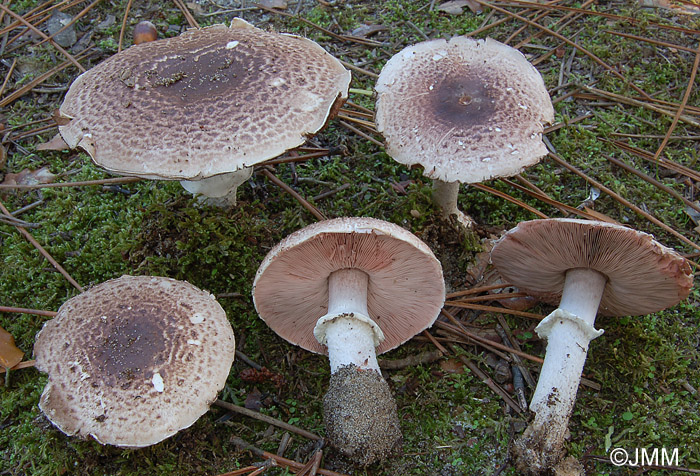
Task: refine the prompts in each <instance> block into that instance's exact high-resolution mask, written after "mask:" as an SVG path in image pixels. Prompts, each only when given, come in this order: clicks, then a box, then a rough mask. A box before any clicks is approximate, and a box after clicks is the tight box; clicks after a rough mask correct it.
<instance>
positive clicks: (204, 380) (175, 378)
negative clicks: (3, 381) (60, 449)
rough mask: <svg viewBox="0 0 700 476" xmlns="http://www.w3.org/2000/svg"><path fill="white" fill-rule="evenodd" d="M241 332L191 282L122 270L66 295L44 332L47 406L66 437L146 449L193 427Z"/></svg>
mask: <svg viewBox="0 0 700 476" xmlns="http://www.w3.org/2000/svg"><path fill="white" fill-rule="evenodd" d="M234 353H235V341H234V336H233V330H232V329H231V325H230V324H229V321H228V319H227V318H226V314H225V312H224V310H223V309H222V308H221V306H220V305H219V304H218V303H217V302H216V300H215V299H214V296H212V295H211V294H209V293H207V292H205V291H201V290H199V289H197V288H196V287H194V286H192V285H191V284H189V283H187V282H184V281H177V280H174V279H170V278H163V277H150V276H122V277H121V278H117V279H113V280H110V281H106V282H104V283H101V284H98V285H97V286H95V287H93V288H91V289H89V290H87V291H85V292H84V293H81V294H79V295H77V296H75V297H73V298H71V299H69V300H68V301H66V302H65V303H64V304H63V305H62V306H61V307H60V309H59V310H58V314H57V315H56V317H54V318H53V319H52V320H50V321H48V322H47V323H46V324H45V325H44V327H43V328H42V330H41V331H40V332H39V334H38V335H37V338H36V343H35V345H34V354H35V356H36V366H37V368H38V369H39V370H41V371H42V372H47V373H48V374H49V381H48V383H47V385H46V387H45V388H44V392H43V394H42V395H41V400H40V403H39V407H40V408H41V410H42V411H43V412H44V414H46V416H47V417H48V418H49V420H51V422H52V423H53V424H54V425H56V426H57V427H58V428H59V429H60V430H61V431H63V432H64V433H66V434H68V435H78V436H82V437H87V436H92V437H94V438H95V439H96V440H97V441H99V442H100V443H103V444H111V445H117V446H127V447H142V446H148V445H151V444H154V443H157V442H159V441H161V440H163V439H165V438H167V437H168V436H171V435H173V434H174V433H176V432H177V431H179V430H181V429H182V428H186V427H188V426H190V425H192V424H193V423H194V422H195V421H196V420H197V419H198V418H199V417H200V416H201V415H202V414H204V413H205V412H206V411H207V409H208V408H209V404H210V403H211V402H212V401H214V400H215V399H216V395H217V393H218V391H219V390H220V389H221V388H222V387H223V386H224V384H225V382H226V378H227V377H228V374H229V371H230V368H231V364H232V363H233V358H234Z"/></svg>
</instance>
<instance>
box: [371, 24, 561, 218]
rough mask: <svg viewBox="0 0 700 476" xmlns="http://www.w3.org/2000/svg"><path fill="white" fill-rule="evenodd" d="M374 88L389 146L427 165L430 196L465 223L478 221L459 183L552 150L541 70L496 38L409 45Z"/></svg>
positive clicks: (510, 169)
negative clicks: (464, 203)
mask: <svg viewBox="0 0 700 476" xmlns="http://www.w3.org/2000/svg"><path fill="white" fill-rule="evenodd" d="M375 89H376V91H377V113H376V118H375V120H376V124H377V130H378V131H379V132H381V133H382V134H383V135H384V137H385V139H386V150H387V153H388V154H389V155H390V156H391V157H393V158H394V160H396V161H398V162H401V163H402V164H406V165H414V164H419V165H421V166H423V169H424V170H423V174H424V175H426V176H427V177H430V178H432V179H434V182H433V186H434V191H433V201H434V202H435V203H436V204H437V205H438V206H439V207H441V208H442V211H443V214H444V216H445V217H448V218H449V216H450V215H456V216H457V219H458V222H459V223H461V224H462V225H463V226H465V227H467V228H468V227H471V226H472V224H473V221H472V220H471V218H469V217H468V216H466V215H465V214H464V213H462V212H461V211H459V210H458V209H457V194H458V192H459V184H460V182H461V183H476V182H481V181H484V180H487V179H490V178H493V177H503V176H510V175H515V174H517V173H518V172H519V171H521V170H522V169H523V168H524V167H527V166H529V165H533V164H535V163H537V162H538V161H539V160H540V158H541V157H543V156H544V155H546V154H547V148H546V147H545V145H544V143H543V142H542V132H543V127H544V124H546V123H549V122H551V121H552V120H553V119H554V108H553V107H552V102H551V100H550V98H549V94H548V93H547V89H546V88H545V85H544V82H543V80H542V77H541V76H540V74H539V72H538V71H537V70H536V69H535V68H534V67H533V66H532V65H531V64H530V63H529V62H528V61H527V60H526V59H525V56H523V55H522V53H520V52H519V51H518V50H516V49H513V48H511V47H510V46H507V45H504V44H503V43H500V42H498V41H496V40H493V39H490V38H487V39H485V40H474V39H472V38H468V37H464V36H457V37H454V38H452V39H451V40H449V41H446V40H443V39H438V40H431V41H425V42H422V43H418V44H416V45H412V46H408V47H407V48H404V49H403V50H402V51H400V52H399V53H397V54H396V55H394V56H393V57H392V58H391V59H390V60H389V61H388V62H387V63H386V65H385V66H384V68H382V71H381V74H380V75H379V79H378V80H377V84H376V86H375Z"/></svg>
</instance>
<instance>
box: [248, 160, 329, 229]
mask: <svg viewBox="0 0 700 476" xmlns="http://www.w3.org/2000/svg"><path fill="white" fill-rule="evenodd" d="M261 171H262V173H263V175H265V177H267V178H268V179H270V182H272V183H274V184H275V185H277V186H278V187H280V188H281V189H282V190H284V191H285V192H287V193H288V194H290V195H291V196H292V197H294V198H296V199H297V201H298V202H299V203H301V206H303V207H304V208H306V209H307V210H308V211H310V212H311V214H312V215H313V216H315V217H316V219H318V220H326V216H325V215H324V214H323V213H321V212H320V211H319V210H318V208H316V207H315V206H313V205H311V204H310V203H309V202H308V201H306V199H305V198H304V197H302V196H301V195H300V194H299V193H297V192H296V191H295V190H294V189H293V188H292V187H290V186H289V185H287V184H286V183H284V182H283V181H281V180H280V179H279V178H278V177H277V176H276V175H275V174H273V173H272V172H270V171H269V170H268V169H267V168H263V169H261Z"/></svg>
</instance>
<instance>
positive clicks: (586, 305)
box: [530, 268, 607, 449]
mask: <svg viewBox="0 0 700 476" xmlns="http://www.w3.org/2000/svg"><path fill="white" fill-rule="evenodd" d="M606 282H607V278H606V277H605V276H604V275H602V274H601V273H598V272H597V271H594V270H591V269H583V268H576V269H571V270H569V271H568V272H567V273H566V280H565V283H564V290H563V293H562V298H561V302H560V304H559V308H558V309H556V310H555V311H554V312H552V313H551V314H550V315H549V316H547V317H546V318H545V319H544V320H543V321H542V322H540V324H539V325H538V326H537V327H536V328H535V330H536V331H537V334H538V335H539V336H540V337H541V338H546V339H547V352H546V354H545V358H544V363H543V364H542V370H541V372H540V377H539V379H538V381H537V388H536V389H535V393H534V395H533V396H532V402H531V403H530V409H531V410H532V411H534V412H536V415H535V419H534V421H533V423H532V424H531V430H534V431H535V433H536V434H539V435H540V436H542V438H543V439H544V440H545V441H544V442H543V443H544V445H543V446H541V448H545V449H547V448H550V447H553V448H554V447H558V446H559V447H560V446H561V445H562V444H563V442H564V438H565V435H566V430H567V427H568V424H569V418H570V416H571V412H572V410H573V407H574V403H575V401H576V392H577V391H578V387H579V383H580V382H581V373H582V371H583V365H584V363H585V361H586V354H587V353H588V344H589V342H590V341H591V340H593V339H595V338H596V337H598V336H599V335H601V334H602V333H603V331H602V330H596V329H595V328H594V327H593V324H594V322H595V317H596V313H597V312H598V306H599V305H600V299H601V297H602V295H603V291H604V290H605V283H606Z"/></svg>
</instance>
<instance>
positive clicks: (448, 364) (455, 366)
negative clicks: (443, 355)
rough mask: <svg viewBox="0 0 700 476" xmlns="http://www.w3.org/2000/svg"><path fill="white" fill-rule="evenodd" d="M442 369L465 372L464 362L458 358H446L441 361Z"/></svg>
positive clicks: (452, 372)
mask: <svg viewBox="0 0 700 476" xmlns="http://www.w3.org/2000/svg"><path fill="white" fill-rule="evenodd" d="M439 365H440V369H441V370H442V371H443V372H446V373H448V374H463V373H464V364H463V363H462V361H460V360H458V359H445V360H441V361H440V364H439Z"/></svg>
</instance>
